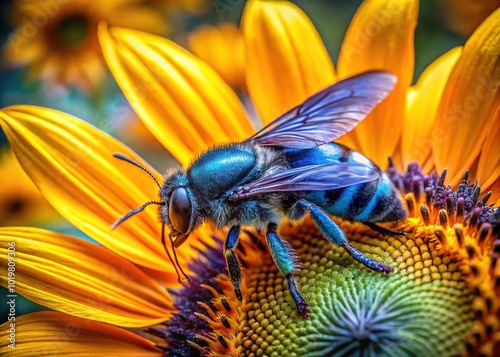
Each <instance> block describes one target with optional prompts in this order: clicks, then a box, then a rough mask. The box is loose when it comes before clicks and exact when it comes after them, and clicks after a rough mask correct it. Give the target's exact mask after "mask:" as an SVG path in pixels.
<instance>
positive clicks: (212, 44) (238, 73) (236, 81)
mask: <svg viewBox="0 0 500 357" xmlns="http://www.w3.org/2000/svg"><path fill="white" fill-rule="evenodd" d="M188 48H189V49H190V50H191V51H192V52H193V53H194V54H195V55H196V56H197V57H198V58H200V59H202V60H203V61H205V62H206V63H208V64H209V65H210V66H211V67H212V68H213V69H215V71H216V72H217V73H219V74H220V76H221V77H222V79H224V80H225V81H226V83H227V84H229V85H230V86H231V87H232V88H233V89H234V90H236V91H240V90H242V89H244V88H245V51H244V46H243V35H242V34H241V31H240V30H239V29H238V27H237V26H236V25H235V24H233V23H230V22H224V23H221V24H219V25H217V26H209V25H202V26H200V27H198V28H196V29H195V30H194V31H193V32H191V33H190V34H189V36H188Z"/></svg>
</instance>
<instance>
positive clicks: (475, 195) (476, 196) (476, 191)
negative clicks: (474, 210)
mask: <svg viewBox="0 0 500 357" xmlns="http://www.w3.org/2000/svg"><path fill="white" fill-rule="evenodd" d="M480 193H481V186H476V188H475V189H474V192H473V193H472V203H473V204H477V200H478V199H479V194H480Z"/></svg>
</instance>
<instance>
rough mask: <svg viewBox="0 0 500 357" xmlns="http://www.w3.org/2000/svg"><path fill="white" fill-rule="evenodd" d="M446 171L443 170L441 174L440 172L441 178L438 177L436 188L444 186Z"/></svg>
mask: <svg viewBox="0 0 500 357" xmlns="http://www.w3.org/2000/svg"><path fill="white" fill-rule="evenodd" d="M447 171H448V169H444V170H443V172H441V176H439V181H438V186H444V180H445V179H446V172H447Z"/></svg>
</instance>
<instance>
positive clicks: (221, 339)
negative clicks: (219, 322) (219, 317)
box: [217, 333, 229, 348]
mask: <svg viewBox="0 0 500 357" xmlns="http://www.w3.org/2000/svg"><path fill="white" fill-rule="evenodd" d="M217 340H219V342H220V344H221V345H222V346H223V347H224V348H229V345H228V344H227V342H226V340H224V336H222V335H221V334H220V333H218V334H217Z"/></svg>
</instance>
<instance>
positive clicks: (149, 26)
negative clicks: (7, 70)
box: [5, 0, 166, 91]
mask: <svg viewBox="0 0 500 357" xmlns="http://www.w3.org/2000/svg"><path fill="white" fill-rule="evenodd" d="M100 21H106V22H108V23H109V24H113V25H116V26H125V27H128V28H132V29H138V30H142V31H147V32H151V33H157V34H161V33H164V32H165V30H166V21H165V19H164V18H163V17H162V16H161V14H160V13H159V12H158V10H157V9H155V8H154V7H153V6H150V5H148V4H146V2H144V1H142V0H111V1H89V0H71V1H53V0H42V1H38V0H16V1H14V4H13V9H12V24H13V25H14V26H15V29H14V31H13V33H12V34H11V35H10V37H9V38H8V39H7V42H6V45H5V58H6V61H7V63H9V64H11V65H16V66H28V68H29V73H30V76H31V77H33V78H41V79H43V80H46V81H49V82H55V83H63V84H66V85H69V86H76V87H79V88H82V89H85V90H87V91H90V90H92V89H96V88H97V87H98V86H99V85H100V84H101V83H102V81H103V79H104V75H105V64H104V62H103V58H102V54H101V51H100V48H99V43H98V40H97V24H98V23H99V22H100Z"/></svg>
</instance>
